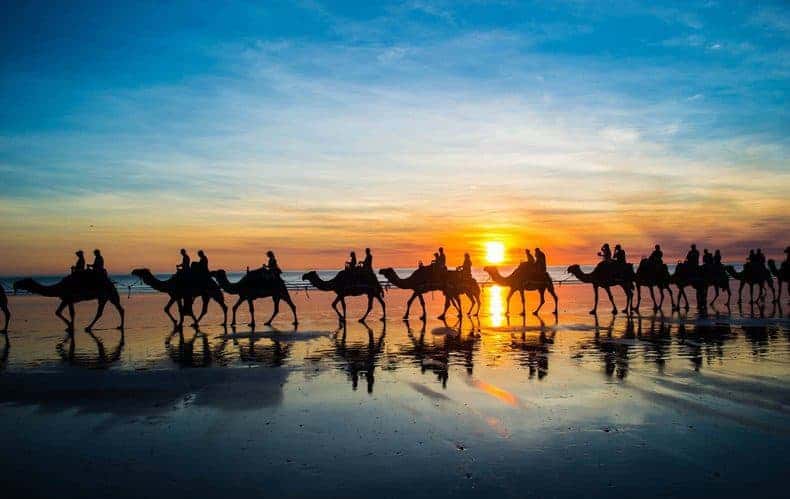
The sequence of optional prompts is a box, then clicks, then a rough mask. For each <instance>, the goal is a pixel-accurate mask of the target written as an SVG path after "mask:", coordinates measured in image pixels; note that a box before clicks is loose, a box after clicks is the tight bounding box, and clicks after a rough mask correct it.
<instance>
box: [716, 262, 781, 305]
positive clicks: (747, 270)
mask: <svg viewBox="0 0 790 499" xmlns="http://www.w3.org/2000/svg"><path fill="white" fill-rule="evenodd" d="M724 268H725V269H726V270H727V273H728V274H729V275H730V276H732V278H733V279H736V280H738V281H740V283H741V284H740V286H739V287H738V303H742V302H743V297H742V296H741V294H742V292H743V288H744V287H745V286H746V285H747V284H748V285H749V298H750V301H749V303H757V302H758V301H759V300H760V299H762V298H763V297H764V296H765V286H766V285H767V286H768V289H770V290H771V294H773V297H774V298H773V301H776V290H775V289H774V282H773V279H771V274H770V273H769V272H768V271H767V269H765V268H760V267H757V266H754V265H751V264H746V265H745V266H744V268H743V270H742V271H740V272H738V271H737V270H735V267H733V266H732V265H727V266H726V267H724ZM755 286H757V287H758V288H759V290H760V294H759V295H758V296H757V298H756V299H755V298H754V287H755Z"/></svg>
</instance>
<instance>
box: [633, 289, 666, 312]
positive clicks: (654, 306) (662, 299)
mask: <svg viewBox="0 0 790 499" xmlns="http://www.w3.org/2000/svg"><path fill="white" fill-rule="evenodd" d="M637 289H638V288H637ZM647 289H649V290H650V300H651V301H652V302H653V312H655V311H656V310H658V309H659V308H661V307H660V306H659V305H658V302H657V301H656V293H655V292H654V291H653V286H648V288H647ZM659 291H661V301H664V291H662V290H661V289H659ZM634 308H635V309H637V310H639V300H638V299H637V301H636V307H634Z"/></svg>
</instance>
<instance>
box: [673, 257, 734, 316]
mask: <svg viewBox="0 0 790 499" xmlns="http://www.w3.org/2000/svg"><path fill="white" fill-rule="evenodd" d="M669 282H670V283H671V284H674V285H675V286H677V288H678V299H677V303H675V304H673V305H672V310H680V307H681V302H685V306H684V308H685V309H686V310H688V309H689V299H688V296H686V288H687V287H688V286H691V287H692V288H694V290H695V291H696V292H697V307H698V308H700V309H702V308H704V307H705V305H706V300H707V291H708V287H710V286H713V289H714V291H715V292H716V295H715V296H714V297H713V299H712V300H711V301H710V306H711V307H712V306H713V304H714V303H715V302H716V300H717V299H718V298H719V294H720V291H722V290H723V291H726V292H727V302H726V304H727V307H728V308H729V306H730V299H731V297H732V292H731V291H730V278H729V277H728V276H727V272H726V270H725V267H723V266H718V267H717V266H716V265H711V264H705V265H702V266H698V267H697V268H696V269H695V268H694V267H692V266H690V265H689V264H688V263H687V262H679V263H678V264H677V266H676V267H675V273H674V274H672V275H671V276H670V277H669Z"/></svg>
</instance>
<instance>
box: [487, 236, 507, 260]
mask: <svg viewBox="0 0 790 499" xmlns="http://www.w3.org/2000/svg"><path fill="white" fill-rule="evenodd" d="M485 246H486V260H488V263H502V262H504V261H505V245H504V244H502V243H500V242H497V241H490V242H487V243H486V245H485Z"/></svg>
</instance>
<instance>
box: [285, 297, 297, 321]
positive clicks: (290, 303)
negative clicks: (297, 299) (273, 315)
mask: <svg viewBox="0 0 790 499" xmlns="http://www.w3.org/2000/svg"><path fill="white" fill-rule="evenodd" d="M283 300H284V301H285V303H287V304H288V306H289V307H291V313H293V316H294V321H293V325H294V326H297V325H299V319H297V318H296V305H294V302H293V300H291V295H289V294H288V293H287V292H286V293H285V296H283Z"/></svg>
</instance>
